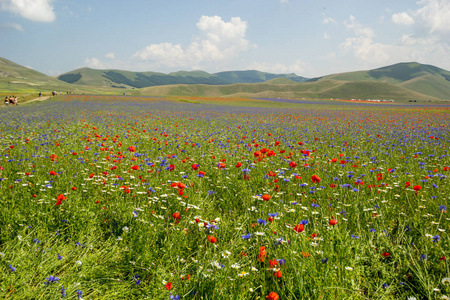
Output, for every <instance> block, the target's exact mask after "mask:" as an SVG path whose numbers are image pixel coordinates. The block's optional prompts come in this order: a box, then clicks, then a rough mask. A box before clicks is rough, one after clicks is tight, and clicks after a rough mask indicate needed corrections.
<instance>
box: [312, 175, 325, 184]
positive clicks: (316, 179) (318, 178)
mask: <svg viewBox="0 0 450 300" xmlns="http://www.w3.org/2000/svg"><path fill="white" fill-rule="evenodd" d="M321 180H322V178H320V177H319V176H317V175H313V176H311V181H312V182H314V183H319V182H320V181H321Z"/></svg>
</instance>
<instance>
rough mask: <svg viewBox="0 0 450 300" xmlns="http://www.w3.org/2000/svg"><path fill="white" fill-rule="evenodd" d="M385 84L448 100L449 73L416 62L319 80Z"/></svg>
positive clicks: (449, 88)
mask: <svg viewBox="0 0 450 300" xmlns="http://www.w3.org/2000/svg"><path fill="white" fill-rule="evenodd" d="M324 79H333V80H342V81H353V82H361V81H369V82H374V81H375V82H386V83H391V84H395V85H397V86H400V87H402V88H406V89H409V90H411V91H414V92H417V93H420V94H424V95H427V96H429V97H431V98H439V99H446V100H450V72H449V71H446V70H443V69H440V68H438V67H435V66H431V65H424V64H419V63H416V62H410V63H398V64H395V65H391V66H386V67H382V68H378V69H374V70H369V71H357V72H348V73H340V74H332V75H328V76H324V77H322V78H320V79H318V81H320V80H324Z"/></svg>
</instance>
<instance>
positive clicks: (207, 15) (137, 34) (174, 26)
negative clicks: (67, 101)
mask: <svg viewBox="0 0 450 300" xmlns="http://www.w3.org/2000/svg"><path fill="white" fill-rule="evenodd" d="M449 54H450V0H420V1H408V0H395V1H392V0H341V1H335V0H190V1H189V0H186V1H178V0H164V1H161V0H159V1H153V0H145V1H144V0H127V1H123V0H120V1H119V0H89V1H87V0H0V56H1V57H4V58H6V59H9V60H12V61H14V62H16V63H18V64H21V65H24V66H27V67H30V68H33V69H35V70H37V71H40V72H43V73H45V74H48V75H59V74H62V73H64V72H68V71H71V70H74V69H76V68H80V67H91V68H96V69H123V70H131V71H156V72H163V73H169V72H173V71H178V70H188V71H189V70H204V71H207V72H210V73H213V72H220V71H229V70H249V69H256V70H260V71H265V72H271V73H296V74H297V75H300V76H305V77H316V76H321V75H327V74H331V73H339V72H348V71H355V70H366V69H372V68H377V67H382V66H386V65H390V64H394V63H398V62H409V61H417V62H420V63H426V64H432V65H435V66H438V67H441V68H443V69H446V70H450V55H449ZM0 71H1V70H0Z"/></svg>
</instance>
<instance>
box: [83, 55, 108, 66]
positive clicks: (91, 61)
mask: <svg viewBox="0 0 450 300" xmlns="http://www.w3.org/2000/svg"><path fill="white" fill-rule="evenodd" d="M84 64H85V65H86V66H87V67H89V68H93V69H107V68H108V67H107V65H106V64H104V63H102V62H101V61H100V60H99V59H98V58H96V57H92V58H86V60H85V61H84Z"/></svg>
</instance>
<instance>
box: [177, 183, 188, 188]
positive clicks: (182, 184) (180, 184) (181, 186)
mask: <svg viewBox="0 0 450 300" xmlns="http://www.w3.org/2000/svg"><path fill="white" fill-rule="evenodd" d="M177 186H178V188H179V189H184V188H185V187H186V185H185V184H184V183H182V182H178V184H177Z"/></svg>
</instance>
